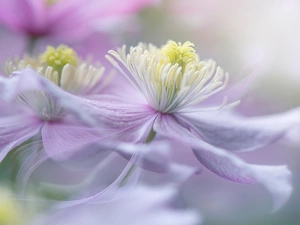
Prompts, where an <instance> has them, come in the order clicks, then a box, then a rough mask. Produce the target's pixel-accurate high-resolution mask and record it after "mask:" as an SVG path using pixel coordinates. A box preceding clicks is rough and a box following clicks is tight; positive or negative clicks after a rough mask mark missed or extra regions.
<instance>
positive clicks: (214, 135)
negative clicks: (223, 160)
mask: <svg viewBox="0 0 300 225" xmlns="http://www.w3.org/2000/svg"><path fill="white" fill-rule="evenodd" d="M177 118H178V119H179V120H181V121H184V122H185V123H188V124H189V126H190V127H191V128H192V129H194V130H196V131H197V132H198V133H199V135H200V136H201V137H202V138H203V139H204V140H205V141H207V142H208V143H210V144H212V145H215V146H217V147H221V148H224V149H228V150H233V151H250V150H254V149H257V148H261V147H264V146H266V145H269V144H271V143H273V142H275V141H277V140H278V139H279V138H281V137H282V136H283V135H284V133H285V132H287V131H288V130H289V129H291V128H292V127H293V126H294V125H295V124H297V123H300V107H298V108H296V109H294V110H290V111H287V112H284V113H279V114H274V115H268V116H261V117H241V116H239V115H235V114H232V113H228V112H222V111H221V112H209V113H197V114H195V113H190V114H182V115H180V116H178V117H177Z"/></svg>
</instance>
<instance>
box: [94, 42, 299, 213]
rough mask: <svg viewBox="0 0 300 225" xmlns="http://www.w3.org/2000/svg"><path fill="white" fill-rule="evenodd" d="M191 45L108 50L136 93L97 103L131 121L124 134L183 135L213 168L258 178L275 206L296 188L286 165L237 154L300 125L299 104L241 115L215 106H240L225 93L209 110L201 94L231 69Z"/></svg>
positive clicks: (143, 138) (140, 138) (143, 137)
mask: <svg viewBox="0 0 300 225" xmlns="http://www.w3.org/2000/svg"><path fill="white" fill-rule="evenodd" d="M193 47H194V46H193V44H192V43H190V42H185V43H184V44H181V43H175V42H173V41H169V42H168V43H167V44H166V45H165V46H163V47H162V48H157V47H155V46H153V45H151V44H150V45H146V44H139V45H138V46H136V47H131V48H130V50H129V53H128V54H127V55H126V47H125V46H124V47H123V48H121V49H118V50H117V51H110V52H109V53H110V55H108V56H107V58H108V59H109V60H110V61H111V62H112V64H113V65H114V66H115V67H116V68H118V69H119V71H120V72H121V73H122V74H123V75H124V76H125V77H126V78H127V79H128V80H129V82H130V83H131V85H132V86H131V92H130V95H129V96H126V95H125V93H124V92H122V93H121V95H120V96H119V97H116V96H112V97H111V98H110V99H109V98H108V97H106V100H103V101H105V102H98V103H96V102H94V104H95V106H96V105H97V107H99V108H100V109H102V111H103V112H102V115H106V116H107V117H109V121H110V123H111V126H112V127H116V128H120V129H121V128H122V126H126V127H132V129H131V130H127V133H126V134H124V135H123V138H124V139H126V140H128V141H132V142H149V141H151V140H153V139H154V138H155V134H158V135H159V136H162V137H166V138H169V139H171V140H172V139H173V140H176V141H181V142H183V143H185V144H187V145H188V146H190V148H191V149H193V152H194V154H195V156H196V158H197V159H198V160H199V161H200V162H201V163H202V165H204V166H205V167H206V168H207V169H209V170H210V171H212V172H214V173H215V174H217V175H218V176H220V177H222V178H225V179H228V180H231V181H234V182H237V183H242V184H253V183H260V184H262V185H263V186H264V187H265V188H266V189H268V190H269V191H270V192H271V193H272V195H273V197H274V201H275V205H274V207H275V208H278V207H280V206H282V204H283V203H284V202H285V201H286V200H287V199H288V197H289V196H290V194H291V191H292V187H291V184H290V175H291V174H290V172H289V170H288V169H287V167H286V166H265V165H251V164H248V163H246V162H244V161H243V160H241V159H239V158H238V157H237V156H235V155H234V154H233V153H235V152H241V151H250V150H255V149H258V148H261V147H263V146H266V145H269V144H271V143H273V142H275V141H276V140H278V139H279V138H280V137H281V136H282V135H283V134H284V133H285V132H286V131H287V130H289V129H290V128H291V127H292V126H293V125H294V124H295V123H299V121H300V113H299V111H300V109H299V108H297V109H295V110H291V111H287V112H284V113H281V114H275V115H270V116H263V117H253V118H244V117H242V116H238V115H235V114H233V113H230V112H229V110H225V109H223V110H217V109H220V108H228V107H231V106H234V105H236V103H231V104H227V105H226V98H224V100H225V101H223V103H222V104H221V106H218V107H213V108H211V107H210V108H207V106H206V105H207V103H205V102H204V100H206V99H207V98H209V97H210V96H212V95H214V94H215V93H217V92H219V91H220V90H222V89H224V87H225V86H226V83H227V80H228V74H227V73H224V72H223V70H222V69H221V68H220V67H216V64H215V62H214V61H212V60H208V61H201V60H200V58H199V56H198V55H197V54H196V52H195V50H194V48H193ZM112 56H113V57H114V58H115V59H116V60H117V61H119V62H120V63H121V65H119V63H118V62H117V61H116V60H115V59H114V58H113V57H112ZM274 124H276V126H274ZM129 131H131V133H129Z"/></svg>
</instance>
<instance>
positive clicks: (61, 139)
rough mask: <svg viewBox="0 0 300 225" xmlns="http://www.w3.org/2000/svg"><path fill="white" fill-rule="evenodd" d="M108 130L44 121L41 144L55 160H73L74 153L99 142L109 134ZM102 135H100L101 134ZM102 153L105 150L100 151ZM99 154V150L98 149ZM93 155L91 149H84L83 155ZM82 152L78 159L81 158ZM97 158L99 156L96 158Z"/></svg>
mask: <svg viewBox="0 0 300 225" xmlns="http://www.w3.org/2000/svg"><path fill="white" fill-rule="evenodd" d="M109 133H110V131H109V130H102V131H101V130H100V129H94V128H89V127H86V126H82V125H81V126H80V125H72V124H67V123H61V122H60V123H46V124H45V125H44V126H43V128H42V138H43V145H44V148H45V151H46V153H47V154H48V155H49V156H50V157H51V158H54V159H56V160H66V159H69V158H71V159H72V160H75V157H76V154H78V153H79V154H80V151H81V150H82V149H84V148H88V147H89V145H92V144H95V143H97V142H99V141H100V140H101V139H103V138H105V136H104V134H106V135H107V136H108V135H109ZM101 135H102V136H101ZM102 153H103V154H105V153H107V151H104V152H102ZM98 154H99V151H98ZM87 156H90V158H92V157H93V153H92V152H91V151H85V157H87ZM82 159H83V158H82V154H80V159H79V160H81V161H83V160H82ZM98 159H99V158H98ZM98 159H97V160H98Z"/></svg>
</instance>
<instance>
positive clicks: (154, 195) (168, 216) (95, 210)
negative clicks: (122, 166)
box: [34, 186, 201, 225]
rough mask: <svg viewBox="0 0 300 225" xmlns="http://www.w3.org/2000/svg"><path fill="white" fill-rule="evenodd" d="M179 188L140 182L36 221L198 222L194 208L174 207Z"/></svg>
mask: <svg viewBox="0 0 300 225" xmlns="http://www.w3.org/2000/svg"><path fill="white" fill-rule="evenodd" d="M175 194H176V190H175V189H174V188H173V187H171V186H167V187H160V188H157V187H156V188H153V187H151V188H150V187H146V186H138V187H136V188H135V189H134V190H132V191H131V192H130V193H128V194H127V195H126V196H124V197H123V198H121V199H118V200H116V201H112V202H108V203H103V204H90V205H81V206H77V207H75V208H71V209H66V210H64V211H59V212H56V213H55V214H54V215H48V216H44V218H43V219H41V220H40V221H38V222H37V223H34V224H35V225H47V224H53V223H55V224H57V225H67V224H73V225H76V224H78V225H79V224H90V225H93V224H95V225H96V224H99V223H101V224H109V225H119V224H124V225H129V224H130V225H141V224H144V225H150V224H151V225H153V224H155V225H160V224H163V225H169V224H170V225H196V224H199V223H200V221H201V219H200V216H199V215H197V214H196V213H195V212H193V211H192V210H187V209H180V208H175V207H172V204H170V203H172V201H173V199H174V197H175Z"/></svg>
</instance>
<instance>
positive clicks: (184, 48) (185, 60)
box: [160, 41, 197, 73]
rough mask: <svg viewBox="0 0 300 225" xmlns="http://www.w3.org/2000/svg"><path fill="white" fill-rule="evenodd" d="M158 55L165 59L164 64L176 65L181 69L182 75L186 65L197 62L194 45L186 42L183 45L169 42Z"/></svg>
mask: <svg viewBox="0 0 300 225" xmlns="http://www.w3.org/2000/svg"><path fill="white" fill-rule="evenodd" d="M160 54H161V55H162V56H163V57H165V60H166V61H165V62H164V63H171V64H172V65H175V64H176V63H177V64H178V65H179V66H180V67H181V68H182V73H183V72H184V70H185V67H186V65H187V64H189V63H191V62H197V54H196V51H195V49H194V44H193V43H191V42H189V41H187V42H185V43H184V44H183V45H182V44H181V43H180V42H178V44H177V43H176V42H174V41H169V42H168V43H167V44H166V45H165V46H164V47H163V48H162V49H161V51H160Z"/></svg>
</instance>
